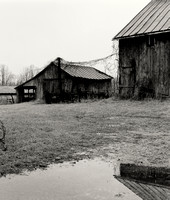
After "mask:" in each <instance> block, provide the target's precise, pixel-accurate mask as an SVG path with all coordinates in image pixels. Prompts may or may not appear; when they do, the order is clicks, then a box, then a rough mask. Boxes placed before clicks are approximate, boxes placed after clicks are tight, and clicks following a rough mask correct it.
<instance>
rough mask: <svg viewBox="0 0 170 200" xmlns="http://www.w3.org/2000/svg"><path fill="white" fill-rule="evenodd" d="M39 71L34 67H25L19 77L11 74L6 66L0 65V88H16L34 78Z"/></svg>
mask: <svg viewBox="0 0 170 200" xmlns="http://www.w3.org/2000/svg"><path fill="white" fill-rule="evenodd" d="M39 71H40V69H39V68H37V67H35V66H34V65H30V66H28V67H25V68H24V69H23V71H22V72H21V73H20V74H19V75H15V74H13V73H12V72H11V71H10V70H9V68H8V66H7V65H0V86H16V85H20V84H22V83H24V82H25V81H27V80H29V79H31V78H32V77H34V76H35V75H36V74H37V73H38V72H39Z"/></svg>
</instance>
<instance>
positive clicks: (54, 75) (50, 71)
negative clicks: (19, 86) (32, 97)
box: [23, 63, 59, 99]
mask: <svg viewBox="0 0 170 200" xmlns="http://www.w3.org/2000/svg"><path fill="white" fill-rule="evenodd" d="M44 79H46V81H47V82H48V83H49V84H48V83H47V84H48V86H47V88H48V90H49V92H50V93H51V92H56V93H57V92H58V93H59V83H58V80H57V79H58V68H57V67H56V66H55V65H54V64H53V63H52V64H50V66H49V67H47V68H46V70H45V71H44V72H43V73H40V75H39V76H38V77H36V78H34V79H32V80H31V81H29V82H27V83H26V84H24V85H23V86H36V98H37V99H43V98H44V84H45V83H44ZM49 79H53V80H52V81H51V84H50V81H48V80H49ZM54 79H55V80H54ZM54 83H55V84H54ZM54 85H55V87H53V86H54Z"/></svg>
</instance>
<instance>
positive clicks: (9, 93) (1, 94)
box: [0, 86, 17, 104]
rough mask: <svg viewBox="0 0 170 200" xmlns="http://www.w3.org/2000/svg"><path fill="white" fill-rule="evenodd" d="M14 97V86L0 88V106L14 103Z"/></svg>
mask: <svg viewBox="0 0 170 200" xmlns="http://www.w3.org/2000/svg"><path fill="white" fill-rule="evenodd" d="M16 95H17V94H16V91H15V89H14V86H0V104H7V103H15V102H16Z"/></svg>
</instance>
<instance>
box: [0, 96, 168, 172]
mask: <svg viewBox="0 0 170 200" xmlns="http://www.w3.org/2000/svg"><path fill="white" fill-rule="evenodd" d="M0 114H1V115H0V120H2V121H3V122H4V124H5V126H6V129H7V134H6V144H7V147H8V149H7V151H2V150H0V176H4V175H6V174H10V173H21V172H22V171H23V170H34V169H36V168H39V167H41V168H45V167H46V166H47V165H48V164H50V163H61V162H64V161H77V160H80V159H83V158H94V157H102V158H104V159H106V160H107V159H108V160H117V159H118V158H119V159H120V160H121V162H124V163H136V164H144V165H149V166H167V165H168V158H169V145H170V102H169V101H164V102H160V101H128V100H121V101H120V100H115V99H112V98H110V99H107V100H100V101H94V102H84V103H74V104H73V103H71V104H51V105H47V104H39V103H37V102H30V103H22V104H13V105H0Z"/></svg>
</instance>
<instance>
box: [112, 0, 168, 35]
mask: <svg viewBox="0 0 170 200" xmlns="http://www.w3.org/2000/svg"><path fill="white" fill-rule="evenodd" d="M167 31H170V0H152V1H151V2H150V3H149V4H148V5H147V6H146V7H144V8H143V10H141V11H140V12H139V13H138V14H137V15H136V16H135V17H134V18H133V19H132V20H131V21H130V22H129V24H127V25H126V26H125V27H124V28H123V29H122V30H121V31H120V32H119V33H118V34H117V35H116V36H115V37H114V39H119V38H124V37H133V36H138V35H145V34H153V33H161V32H167Z"/></svg>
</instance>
